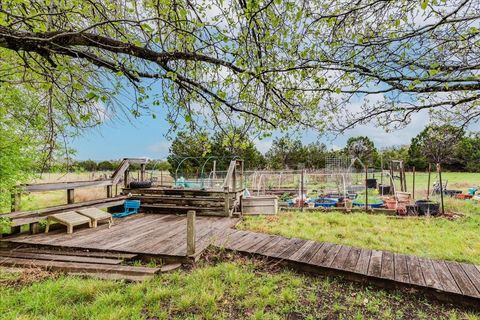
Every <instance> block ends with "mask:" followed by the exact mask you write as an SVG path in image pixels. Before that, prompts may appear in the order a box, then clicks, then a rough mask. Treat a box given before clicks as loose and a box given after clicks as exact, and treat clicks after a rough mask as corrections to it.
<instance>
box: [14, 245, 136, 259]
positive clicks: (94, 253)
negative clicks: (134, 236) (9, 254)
mask: <svg viewBox="0 0 480 320" xmlns="http://www.w3.org/2000/svg"><path fill="white" fill-rule="evenodd" d="M13 250H15V251H16V252H31V253H44V254H55V255H67V256H79V257H97V258H111V259H121V260H132V259H135V258H136V257H137V256H138V255H137V254H134V253H122V252H103V251H82V250H49V249H40V248H35V247H20V248H14V249H13Z"/></svg>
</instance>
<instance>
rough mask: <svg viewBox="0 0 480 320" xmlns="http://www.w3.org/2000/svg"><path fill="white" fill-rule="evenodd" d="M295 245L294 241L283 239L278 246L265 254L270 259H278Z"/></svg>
mask: <svg viewBox="0 0 480 320" xmlns="http://www.w3.org/2000/svg"><path fill="white" fill-rule="evenodd" d="M292 243H293V240H292V239H288V238H282V239H281V240H280V241H279V242H277V244H276V245H275V246H273V247H271V248H270V249H269V250H267V251H265V252H264V254H265V255H268V256H269V257H273V258H278V257H279V256H280V254H281V253H282V252H283V251H285V250H286V249H287V248H288V247H289V246H290V245H291V244H292Z"/></svg>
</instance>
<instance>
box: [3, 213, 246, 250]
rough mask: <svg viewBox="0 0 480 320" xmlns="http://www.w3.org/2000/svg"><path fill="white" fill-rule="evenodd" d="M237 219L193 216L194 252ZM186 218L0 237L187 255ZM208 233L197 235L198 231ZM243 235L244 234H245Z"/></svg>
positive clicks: (158, 217) (148, 218) (151, 217)
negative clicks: (195, 233) (194, 231)
mask: <svg viewBox="0 0 480 320" xmlns="http://www.w3.org/2000/svg"><path fill="white" fill-rule="evenodd" d="M237 222H238V219H234V218H227V217H225V218H223V217H222V218H221V217H203V216H199V217H197V219H196V232H197V249H198V250H197V254H200V253H201V250H200V249H202V250H203V249H205V248H206V246H208V244H207V243H204V242H205V241H208V240H210V238H211V237H214V236H215V235H216V234H221V233H222V232H223V233H225V232H224V231H225V230H231V229H230V228H231V227H233V226H234V225H235V224H236V223H237ZM186 228H187V219H186V216H183V215H164V214H138V215H132V216H129V217H126V218H122V219H114V224H113V225H112V227H111V228H110V229H109V228H108V225H106V224H102V225H100V226H98V227H97V228H88V227H87V228H78V229H75V230H74V233H73V234H67V233H65V230H62V229H59V230H53V231H51V232H49V233H48V234H45V233H41V234H35V235H26V234H22V235H15V236H12V237H6V238H4V239H2V241H5V242H8V243H10V244H12V245H35V246H45V247H52V248H63V249H66V248H69V249H82V250H98V251H109V252H123V253H131V254H139V255H149V256H150V255H153V256H167V257H168V256H177V255H178V256H186ZM206 234H209V237H204V238H201V239H198V237H199V236H201V235H206ZM244 235H245V234H244Z"/></svg>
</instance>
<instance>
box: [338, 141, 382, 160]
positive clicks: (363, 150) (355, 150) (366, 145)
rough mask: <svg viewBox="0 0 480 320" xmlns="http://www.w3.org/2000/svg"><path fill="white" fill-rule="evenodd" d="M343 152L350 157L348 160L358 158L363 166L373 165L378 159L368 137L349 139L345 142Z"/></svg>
mask: <svg viewBox="0 0 480 320" xmlns="http://www.w3.org/2000/svg"><path fill="white" fill-rule="evenodd" d="M344 152H345V153H346V154H348V155H349V156H350V158H352V159H353V158H358V159H360V161H362V162H363V163H364V164H365V165H367V164H368V165H373V164H375V161H376V160H377V157H378V152H377V149H376V148H375V144H374V143H373V141H372V140H370V139H369V138H368V137H362V136H359V137H351V138H349V139H348V141H347V145H346V146H345V149H344Z"/></svg>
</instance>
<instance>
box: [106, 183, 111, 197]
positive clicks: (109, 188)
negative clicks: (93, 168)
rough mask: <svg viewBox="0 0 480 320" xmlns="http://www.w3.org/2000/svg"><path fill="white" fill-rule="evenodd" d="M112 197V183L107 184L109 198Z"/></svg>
mask: <svg viewBox="0 0 480 320" xmlns="http://www.w3.org/2000/svg"><path fill="white" fill-rule="evenodd" d="M111 197H112V185H108V186H107V198H111Z"/></svg>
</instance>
